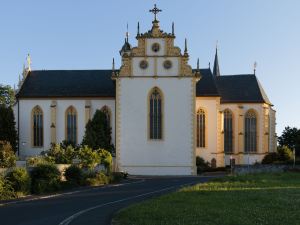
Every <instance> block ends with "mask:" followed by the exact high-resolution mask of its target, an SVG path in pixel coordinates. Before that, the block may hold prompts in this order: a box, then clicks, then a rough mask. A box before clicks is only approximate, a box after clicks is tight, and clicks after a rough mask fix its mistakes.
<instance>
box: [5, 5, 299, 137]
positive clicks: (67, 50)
mask: <svg viewBox="0 0 300 225" xmlns="http://www.w3.org/2000/svg"><path fill="white" fill-rule="evenodd" d="M154 3H157V6H158V7H159V8H161V9H162V10H163V12H162V13H160V14H159V16H158V18H159V20H160V22H161V28H162V29H163V30H165V31H168V32H171V24H172V22H173V21H174V22H175V34H176V37H177V39H176V44H177V45H178V46H180V47H183V44H184V38H185V37H186V38H187V39H188V48H189V53H190V63H191V64H192V65H193V66H194V67H195V66H196V60H197V58H198V57H199V59H200V65H201V67H202V68H204V67H208V63H209V62H213V57H214V52H215V45H216V40H218V43H219V57H220V58H219V61H220V69H221V73H222V74H244V73H246V74H247V73H252V72H253V63H254V61H257V63H258V67H257V77H258V79H259V80H260V82H261V83H262V85H263V87H264V89H265V91H266V93H267V94H268V97H269V98H270V100H271V102H272V103H273V104H274V105H275V109H276V110H277V132H278V135H280V134H281V131H282V130H283V128H284V127H285V126H287V125H290V126H297V127H298V128H300V119H299V112H300V91H299V86H300V57H299V56H300V44H299V43H300V1H299V0H243V1H241V0H223V1H220V0H194V1H192V0H186V1H182V0H161V1H159V0H157V1H148V0H147V1H146V0H127V1H124V0H119V1H116V0H110V1H99V0H95V1H92V0H81V1H80V0H76V1H75V0H64V1H62V0H51V1H39V0H26V1H22V0H18V1H17V0H0V68H1V72H0V83H3V84H9V85H13V84H16V83H17V81H18V75H19V74H20V73H21V72H22V66H23V64H24V63H25V62H26V61H25V59H26V55H27V53H30V54H31V57H32V69H33V70H34V69H109V68H111V62H112V58H113V57H115V59H116V64H117V66H119V65H120V57H119V53H118V51H119V50H120V48H121V46H122V44H123V42H124V35H125V32H126V23H127V22H128V24H129V33H130V38H129V39H130V43H131V44H134V45H135V43H136V40H135V38H134V37H135V35H136V26H137V21H140V27H141V32H145V31H146V30H148V29H150V28H151V21H152V19H153V15H152V14H150V13H149V12H148V10H149V9H150V8H152V7H153V4H154Z"/></svg>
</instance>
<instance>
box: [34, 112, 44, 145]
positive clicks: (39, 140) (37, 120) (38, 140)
mask: <svg viewBox="0 0 300 225" xmlns="http://www.w3.org/2000/svg"><path fill="white" fill-rule="evenodd" d="M43 130H44V129H43V111H42V109H41V108H40V107H39V106H35V107H34V108H33V110H32V135H33V138H32V142H33V143H32V145H33V146H34V147H42V146H43V139H44V134H43V132H44V131H43Z"/></svg>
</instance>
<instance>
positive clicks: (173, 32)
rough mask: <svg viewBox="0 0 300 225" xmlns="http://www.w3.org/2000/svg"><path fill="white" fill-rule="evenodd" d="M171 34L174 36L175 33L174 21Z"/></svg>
mask: <svg viewBox="0 0 300 225" xmlns="http://www.w3.org/2000/svg"><path fill="white" fill-rule="evenodd" d="M172 35H173V36H174V35H175V33H174V22H172Z"/></svg>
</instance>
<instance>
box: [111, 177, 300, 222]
mask: <svg viewBox="0 0 300 225" xmlns="http://www.w3.org/2000/svg"><path fill="white" fill-rule="evenodd" d="M115 219H116V221H117V224H118V225H146V224H147V225H179V224H180V225H194V224H203V225H228V224H231V225H258V224H261V225H267V224H269V225H300V173H292V172H287V173H279V174H254V175H243V176H228V177H224V178H220V179H215V180H212V181H210V182H209V183H204V184H198V185H195V186H192V187H188V188H183V189H181V190H180V191H178V192H175V193H171V194H167V195H164V196H161V197H158V198H155V199H152V200H148V201H145V202H142V203H139V204H136V205H133V206H131V207H128V208H126V209H124V210H121V211H120V212H119V213H118V214H117V216H116V218H115Z"/></svg>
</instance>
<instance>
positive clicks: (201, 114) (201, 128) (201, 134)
mask: <svg viewBox="0 0 300 225" xmlns="http://www.w3.org/2000/svg"><path fill="white" fill-rule="evenodd" d="M205 120H206V116H205V111H204V110H203V109H199V110H198V111H197V147H199V148H205V135H206V134H205V126H206V121H205Z"/></svg>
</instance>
